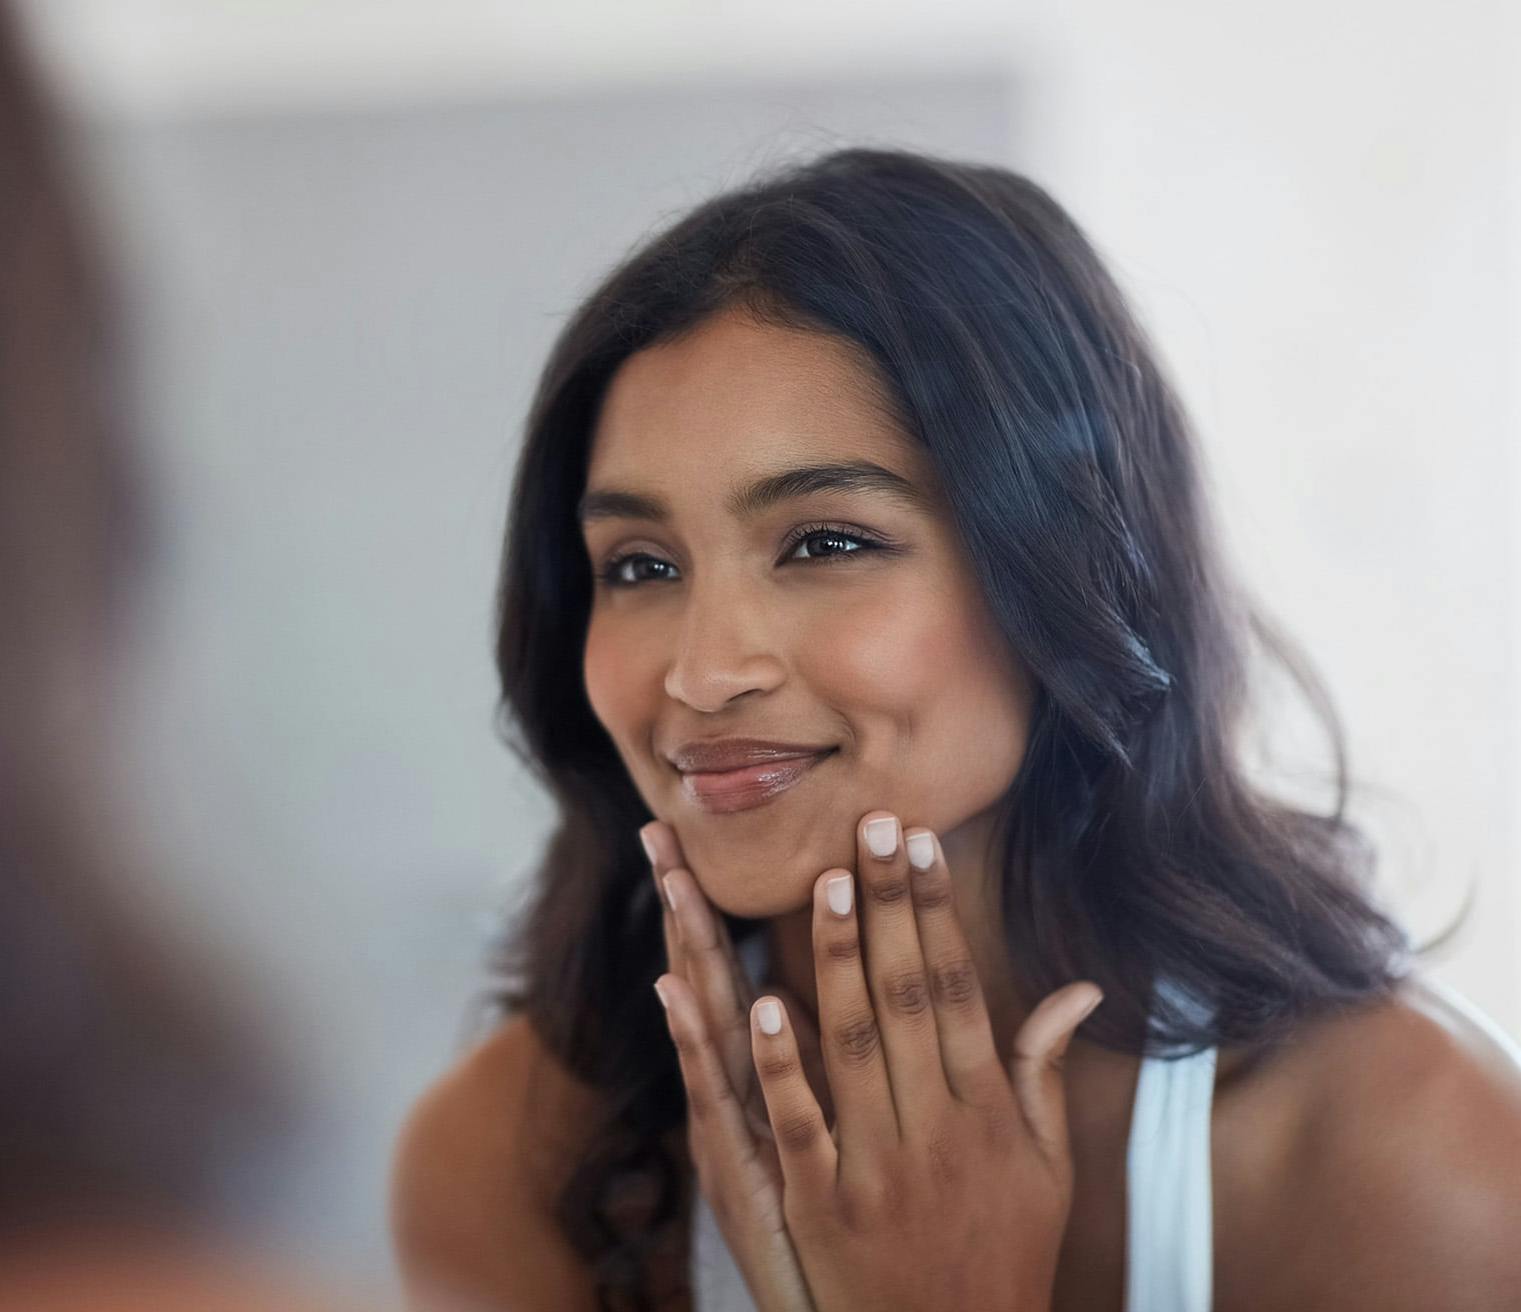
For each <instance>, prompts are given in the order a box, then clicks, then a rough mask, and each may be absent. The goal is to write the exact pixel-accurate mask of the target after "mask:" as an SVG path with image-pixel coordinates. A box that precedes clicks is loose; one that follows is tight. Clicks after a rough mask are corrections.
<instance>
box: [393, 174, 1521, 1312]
mask: <svg viewBox="0 0 1521 1312" xmlns="http://www.w3.org/2000/svg"><path fill="white" fill-rule="evenodd" d="M499 620H500V625H499V634H498V645H497V660H498V668H499V672H500V677H501V683H502V693H503V709H504V711H505V712H506V713H507V717H508V720H509V723H510V724H511V725H512V726H513V727H514V729H515V731H516V734H515V738H514V741H513V746H514V748H515V750H516V751H518V752H519V754H520V755H521V756H522V758H523V759H524V761H525V763H526V764H527V765H528V766H529V767H530V768H531V769H533V770H534V771H535V772H536V773H537V774H538V776H539V777H540V778H541V779H542V780H543V781H544V783H545V784H546V786H547V787H548V788H549V790H550V791H551V793H552V795H553V797H554V799H555V802H556V804H557V806H558V808H559V811H560V817H561V823H560V826H559V828H558V830H557V831H556V833H555V835H554V838H553V840H552V842H551V843H550V845H549V848H548V851H547V852H546V853H545V855H544V858H543V860H542V863H541V864H540V867H539V880H538V884H537V887H536V896H535V900H534V902H533V905H532V907H531V912H530V914H529V915H528V916H527V917H526V918H525V919H524V920H523V922H522V924H521V926H520V927H519V931H518V933H517V936H516V939H515V941H514V942H513V943H512V944H511V945H510V946H511V948H512V951H510V952H509V953H508V954H507V955H506V956H505V958H504V964H505V965H506V966H507V967H508V968H509V969H510V970H512V971H514V972H515V973H516V978H515V979H514V980H513V981H512V983H511V984H510V985H509V986H508V987H507V988H506V989H505V991H504V997H503V1001H504V1003H505V1004H506V1009H507V1011H508V1013H509V1019H507V1020H506V1022H505V1023H504V1024H501V1025H499V1026H498V1027H497V1028H496V1029H495V1030H494V1031H493V1032H491V1033H490V1034H488V1035H487V1036H486V1037H485V1038H484V1039H483V1040H482V1041H481V1042H480V1043H479V1044H478V1045H477V1046H476V1047H475V1048H474V1049H473V1050H472V1051H470V1052H469V1053H468V1054H466V1055H465V1056H464V1057H463V1058H462V1059H461V1061H460V1062H459V1064H458V1065H457V1066H456V1067H455V1069H454V1070H452V1071H451V1072H449V1073H448V1074H447V1075H446V1076H445V1077H444V1078H443V1079H442V1080H441V1081H440V1082H439V1083H438V1084H437V1085H436V1086H435V1087H434V1088H433V1089H432V1090H430V1091H429V1092H428V1094H427V1095H426V1096H425V1097H424V1098H423V1099H422V1100H421V1102H420V1103H419V1105H418V1107H417V1108H416V1109H415V1110H414V1112H413V1115H412V1117H411V1119H410V1121H409V1123H408V1126H407V1128H406V1131H405V1133H404V1135H403V1138H402V1142H401V1145H400V1149H399V1154H398V1161H397V1168H396V1180H395V1197H394V1224H395V1229H396V1235H397V1240H398V1244H399V1247H400V1251H401V1255H402V1260H403V1263H404V1266H405V1268H406V1270H407V1271H408V1273H409V1275H410V1276H411V1277H412V1279H413V1281H414V1283H415V1286H416V1288H418V1289H419V1290H424V1289H438V1288H448V1289H450V1290H453V1291H456V1292H458V1293H462V1294H466V1295H469V1296H472V1297H474V1298H476V1299H478V1300H480V1302H481V1305H482V1306H485V1307H498V1306H500V1307H511V1306H521V1307H532V1308H540V1307H542V1308H551V1307H552V1308H567V1309H569V1308H594V1307H657V1306H660V1307H685V1306H691V1305H695V1306H697V1307H699V1308H701V1309H703V1312H708V1310H709V1309H713V1308H744V1307H748V1306H751V1305H754V1306H757V1307H760V1308H762V1309H764V1310H765V1312H780V1310H781V1309H793V1308H809V1307H812V1308H816V1309H818V1310H819V1312H836V1310H837V1309H848V1308H865V1307H871V1308H916V1309H917V1308H978V1309H982V1308H1011V1309H1020V1310H1021V1312H1025V1310H1027V1309H1037V1308H1038V1309H1043V1310H1044V1309H1048V1308H1049V1309H1059V1310H1061V1312H1067V1310H1070V1309H1084V1310H1085V1312H1104V1310H1106V1309H1116V1310H1117V1309H1122V1308H1123V1309H1126V1310H1127V1312H1203V1309H1205V1308H1206V1307H1210V1306H1213V1307H1214V1308H1216V1309H1220V1310H1223V1312H1229V1310H1231V1309H1244V1308H1251V1309H1253V1310H1254V1312H1264V1310H1271V1309H1279V1308H1281V1309H1285V1310H1287V1309H1293V1310H1294V1312H1304V1310H1305V1309H1313V1308H1333V1307H1334V1308H1337V1309H1341V1310H1343V1312H1345V1310H1346V1309H1355V1308H1370V1309H1371V1308H1378V1309H1382V1310H1387V1309H1391V1308H1412V1309H1413V1308H1434V1307H1453V1308H1455V1307H1465V1308H1475V1309H1478V1308H1496V1309H1498V1308H1500V1307H1502V1306H1505V1307H1509V1306H1514V1299H1515V1291H1516V1290H1517V1289H1521V1259H1518V1257H1517V1246H1516V1245H1515V1244H1514V1242H1513V1239H1514V1229H1515V1224H1516V1218H1517V1217H1518V1216H1521V1170H1518V1169H1517V1168H1518V1166H1521V1053H1518V1052H1517V1050H1516V1049H1515V1047H1514V1046H1513V1045H1511V1044H1510V1043H1509V1042H1508V1041H1507V1040H1506V1039H1505V1038H1504V1036H1503V1035H1501V1034H1500V1033H1499V1031H1498V1030H1497V1029H1496V1028H1495V1027H1494V1026H1493V1025H1492V1023H1490V1022H1488V1021H1487V1018H1485V1017H1484V1016H1483V1015H1482V1014H1481V1013H1478V1012H1476V1011H1475V1010H1474V1009H1473V1008H1472V1007H1471V1006H1469V1005H1467V1004H1464V1003H1463V1002H1462V1000H1461V999H1459V998H1456V997H1454V996H1452V995H1450V994H1448V993H1445V992H1443V991H1439V990H1434V989H1433V988H1432V987H1431V986H1429V985H1427V984H1425V983H1424V982H1422V981H1421V979H1420V978H1419V977H1418V976H1417V975H1416V974H1415V973H1414V972H1413V970H1412V953H1411V950H1410V944H1409V943H1408V941H1407V939H1406V937H1405V935H1404V933H1403V932H1402V930H1401V929H1400V928H1399V926H1398V925H1397V924H1396V923H1394V922H1393V921H1392V920H1391V919H1390V918H1389V917H1388V916H1387V915H1386V914H1385V913H1384V912H1382V911H1381V910H1380V909H1379V908H1378V907H1377V906H1376V905H1375V904H1374V901H1373V899H1372V893H1371V889H1370V877H1371V874H1372V867H1373V858H1372V855H1371V848H1370V845H1369V844H1368V843H1367V841H1366V840H1365V839H1364V837H1363V836H1362V834H1361V833H1360V832H1359V831H1358V830H1357V828H1356V827H1355V826H1354V825H1353V824H1351V823H1350V822H1349V821H1348V820H1347V819H1346V818H1345V815H1344V805H1345V800H1346V773H1345V765H1344V761H1343V758H1342V751H1341V743H1340V736H1339V729H1338V726H1337V724H1336V721H1335V717H1334V714H1333V712H1332V710H1331V708H1330V706H1329V705H1328V703H1327V701H1326V699H1325V696H1324V694H1323V692H1322V691H1321V690H1320V688H1319V686H1318V685H1317V684H1316V682H1315V681H1314V679H1313V676H1312V675H1311V674H1310V673H1309V672H1308V671H1307V670H1306V669H1304V668H1303V667H1302V665H1301V664H1300V663H1296V662H1294V660H1293V658H1292V656H1291V655H1290V651H1289V648H1288V646H1287V644H1286V643H1285V642H1284V641H1283V640H1282V639H1281V638H1279V637H1276V636H1275V635H1274V634H1273V632H1272V631H1271V630H1270V628H1269V627H1268V626H1267V625H1266V624H1265V623H1264V622H1263V621H1262V619H1261V618H1260V617H1259V616H1258V615H1257V614H1256V613H1255V612H1254V611H1253V610H1252V609H1250V608H1249V606H1248V604H1247V602H1246V599H1245V598H1244V596H1243V593H1242V590H1241V588H1240V587H1239V586H1238V585H1237V584H1236V583H1235V582H1234V581H1233V579H1232V578H1231V576H1230V574H1229V572H1228V571H1227V569H1226V567H1225V565H1224V563H1223V559H1222V553H1221V551H1220V549H1219V547H1218V545H1217V541H1216V537H1215V533H1214V529H1213V526H1212V523H1211V512H1210V508H1209V504H1208V501H1207V499H1206V495H1205V488H1204V483H1203V479H1202V477H1201V473H1200V469H1199V461H1198V455H1197V452H1196V450H1195V447H1194V444H1193V439H1192V437H1191V436H1190V433H1189V429H1188V426H1187V423H1186V421H1185V418H1184V416H1183V414H1182V412H1181V411H1180V408H1179V405H1178V402H1177V400H1176V398H1175V397H1174V395H1173V392H1172V390H1171V389H1170V387H1169V386H1168V384H1167V382H1166V381H1165V379H1164V378H1163V376H1162V374H1161V371H1160V369H1159V367H1158V364H1157V362H1156V360H1155V359H1154V358H1153V356H1152V353H1151V351H1150V350H1149V348H1148V346H1147V344H1146V341H1145V339H1144V337H1143V335H1142V333H1141V332H1140V330H1139V329H1138V327H1137V326H1136V324H1135V322H1134V320H1133V319H1132V317H1131V315H1130V313H1129V312H1128V310H1127V308H1126V306H1125V304H1124V302H1123V300H1122V298H1121V296H1120V294H1119V292H1118V291H1117V289H1116V287H1115V285H1114V283H1113V282H1112V280H1111V279H1110V277H1109V276H1108V274H1107V273H1106V272H1105V270H1104V269H1103V267H1102V265H1101V264H1100V262H1099V260H1098V258H1097V257H1096V255H1095V253H1094V251H1093V249H1092V247H1091V246H1090V245H1089V243H1088V241H1087V240H1086V239H1085V237H1084V235H1083V234H1082V233H1081V232H1080V231H1079V230H1078V228H1077V227H1076V226H1075V225H1074V224H1073V222H1072V220H1071V219H1070V218H1069V217H1068V216H1067V215H1066V214H1065V213H1064V212H1063V211H1062V210H1061V209H1060V207H1059V206H1057V205H1056V204H1055V203H1054V202H1053V201H1052V199H1051V198H1050V197H1049V196H1047V195H1046V194H1045V193H1044V192H1043V191H1042V190H1041V189H1040V188H1038V187H1037V186H1035V185H1033V184H1032V183H1031V182H1029V181H1028V180H1026V179H1024V178H1021V177H1019V176H1017V175H1015V174H1013V173H1010V172H1008V171H1005V170H1002V169H998V168H993V167H983V166H975V165H969V164H965V163H959V162H953V161H948V160H941V159H933V158H926V157H924V156H920V155H916V154H912V153H909V152H903V151H892V150H873V149H849V150H842V151H839V152H836V153H834V154H830V155H828V156H825V157H823V158H820V159H818V160H815V161H812V162H809V163H805V164H802V165H798V166H793V167H789V168H786V169H782V170H780V171H778V172H777V173H776V174H774V175H773V176H770V177H767V178H762V179H760V180H758V181H757V182H755V183H754V184H753V185H750V186H747V187H745V188H742V189H740V190H736V191H733V192H730V193H727V194H724V195H720V196H718V197H716V198H714V199H712V200H710V201H708V202H707V203H705V204H703V205H701V206H700V207H698V208H697V209H696V210H694V211H693V212H692V213H690V214H688V215H687V216H685V217H684V218H682V219H681V220H680V221H679V222H677V223H675V224H673V225H672V226H671V227H670V228H668V229H667V230H666V231H664V232H662V233H659V234H658V235H656V236H655V237H654V238H653V239H652V240H650V241H649V242H647V243H646V244H645V245H644V246H643V247H642V248H640V249H638V250H637V251H635V252H634V253H633V254H632V255H631V256H630V257H629V258H628V259H627V260H626V261H625V262H624V263H623V264H622V265H621V267H619V268H618V269H616V270H615V271H614V272H613V273H612V274H611V275H610V276H609V277H607V278H606V279H605V280H604V282H603V283H602V284H601V285H600V286H599V287H598V288H597V289H596V290H595V291H594V292H593V293H592V294H591V295H590V296H589V297H588V299H587V300H586V302H585V304H584V305H583V306H582V307H581V308H580V309H579V310H578V311H577V313H576V314H575V315H574V316H573V317H572V319H571V321H570V322H569V324H568V325H567V326H566V327H565V329H564V331H563V332H562V334H561V335H560V338H559V340H558V341H557V342H556V344H555V346H554V349H553V352H552V354H551V357H550V359H549V361H548V363H547V365H546V367H545V370H544V373H543V376H542V379H541V382H540V385H539V389H538V393H537V396H536V398H535V401H534V405H533V409H532V413H531V415H530V418H529V422H528V431H527V437H526V442H525V445H524V449H523V452H522V456H521V460H520V464H519V467H518V471H517V477H516V482H515V485H514V488H513V493H512V504H511V509H510V521H509V527H508V533H507V539H506V544H505V550H504V557H503V563H502V578H501V594H500V615H499ZM1251 637H1255V638H1257V639H1259V640H1261V641H1262V642H1263V643H1264V644H1265V645H1266V646H1267V647H1268V649H1269V650H1270V651H1272V652H1273V653H1274V654H1276V655H1277V656H1278V657H1279V658H1280V659H1283V660H1285V661H1287V662H1289V664H1290V667H1291V668H1292V669H1293V670H1294V672H1295V673H1296V676H1297V677H1298V678H1299V680H1300V682H1301V685H1302V686H1304V687H1305V688H1306V689H1307V690H1309V691H1310V693H1311V694H1312V697H1313V699H1314V700H1315V702H1316V705H1317V707H1318V709H1319V710H1320V711H1321V713H1322V714H1323V715H1324V716H1325V717H1326V719H1327V721H1328V724H1329V727H1330V729H1331V732H1332V738H1333V742H1334V743H1335V744H1336V747H1337V784H1338V796H1337V806H1336V809H1335V811H1334V812H1333V813H1332V814H1330V815H1319V814H1314V813H1311V812H1307V811H1304V810H1301V809H1299V808H1296V807H1294V806H1291V805H1289V804H1287V803H1285V802H1282V801H1280V800H1278V799H1276V798H1273V797H1271V796H1269V795H1267V794H1266V793H1264V792H1262V791H1261V790H1259V789H1258V788H1257V787H1256V786H1254V785H1253V784H1252V783H1251V782H1249V780H1248V779H1247V777H1246V774H1245V772H1244V770H1243V767H1242V765H1241V762H1240V761H1239V759H1238V749H1239V744H1240V738H1241V734H1242V732H1243V727H1244V724H1245V717H1246V715H1247V712H1248V711H1249V709H1250V705H1249V703H1248V700H1247V695H1246V694H1247V691H1248V680H1247V671H1248V656H1249V649H1248V639H1249V638H1251ZM756 740H760V741H756ZM636 837H637V838H639V839H641V840H643V843H644V845H643V847H642V848H641V847H640V846H639V845H636V843H635V839H636ZM920 867H923V868H922V869H921V868H920ZM652 874H653V876H654V878H652V877H651V876H652ZM657 882H658V883H659V884H660V886H661V887H663V888H664V889H665V890H666V892H667V894H668V895H669V896H668V898H667V899H663V898H662V897H660V896H659V894H658V893H657V888H656V884H657ZM657 977H658V983H659V985H660V991H661V994H662V1001H664V1002H665V1003H666V1004H667V1006H668V1008H669V1009H668V1010H666V1011H662V1010H661V1008H660V1007H659V1006H658V1005H657V1004H656V999H655V998H653V997H651V996H650V984H651V982H652V981H656V979H657ZM1099 994H1101V999H1102V1000H1101V1005H1099V1006H1098V1007H1097V1010H1094V1011H1091V1015H1089V1010H1090V1008H1091V1004H1092V1002H1093V1000H1094V997H1095V996H1096V995H1099ZM1079 1027H1080V1028H1079ZM689 1272H690V1274H691V1276H692V1278H693V1279H692V1282H691V1283H692V1284H693V1285H695V1288H688V1281H687V1279H686V1277H687V1275H688V1273H689Z"/></svg>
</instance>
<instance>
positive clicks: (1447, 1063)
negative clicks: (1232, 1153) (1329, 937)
mask: <svg viewBox="0 0 1521 1312" xmlns="http://www.w3.org/2000/svg"><path fill="white" fill-rule="evenodd" d="M1252 1082H1254V1083H1255V1084H1256V1086H1257V1088H1256V1089H1255V1091H1254V1092H1253V1093H1250V1094H1248V1095H1246V1096H1247V1100H1248V1101H1249V1102H1250V1101H1251V1100H1252V1099H1255V1100H1256V1105H1257V1107H1258V1108H1259V1110H1260V1112H1261V1116H1260V1118H1259V1119H1260V1120H1261V1122H1262V1123H1265V1124H1269V1125H1271V1126H1272V1127H1273V1128H1272V1131H1271V1133H1270V1134H1268V1135H1267V1136H1265V1139H1266V1144H1267V1147H1266V1148H1264V1150H1263V1151H1264V1153H1266V1152H1267V1151H1269V1150H1270V1151H1271V1153H1272V1155H1273V1160H1272V1161H1271V1162H1268V1161H1267V1160H1266V1159H1265V1158H1264V1160H1263V1161H1261V1162H1260V1163H1259V1165H1260V1167H1261V1173H1260V1177H1259V1181H1258V1182H1257V1183H1256V1184H1251V1183H1247V1182H1246V1181H1245V1179H1244V1177H1240V1176H1238V1178H1237V1180H1236V1183H1235V1185H1234V1186H1233V1191H1232V1192H1231V1194H1230V1201H1231V1202H1232V1203H1233V1204H1235V1205H1236V1206H1235V1207H1234V1208H1233V1210H1234V1215H1233V1216H1229V1217H1222V1218H1221V1219H1222V1222H1223V1225H1222V1234H1221V1236H1220V1238H1221V1239H1222V1240H1223V1241H1224V1247H1225V1248H1226V1250H1227V1251H1226V1252H1225V1253H1222V1254H1221V1256H1220V1258H1219V1263H1218V1265H1219V1269H1218V1271H1217V1277H1218V1278H1219V1279H1220V1280H1221V1282H1222V1283H1223V1288H1224V1290H1225V1291H1226V1292H1227V1294H1228V1297H1226V1298H1223V1299H1221V1300H1220V1302H1219V1303H1218V1306H1219V1307H1220V1308H1222V1309H1226V1308H1231V1307H1237V1306H1241V1307H1248V1306H1249V1307H1253V1308H1268V1307H1280V1306H1281V1307H1293V1308H1299V1309H1316V1308H1333V1307H1334V1308H1339V1309H1354V1310H1355V1309H1359V1308H1374V1307H1377V1308H1380V1309H1384V1310H1386V1312H1399V1309H1405V1308H1409V1309H1412V1310H1413V1309H1417V1308H1432V1307H1442V1308H1447V1309H1469V1308H1471V1309H1475V1310H1476V1312H1477V1310H1478V1309H1498V1308H1502V1307H1511V1306H1514V1300H1515V1298H1516V1290H1517V1289H1521V1245H1518V1244H1517V1243H1516V1236H1517V1235H1518V1234H1521V1046H1518V1045H1517V1044H1516V1043H1515V1041H1514V1040H1513V1039H1510V1038H1509V1037H1508V1036H1507V1035H1505V1034H1503V1033H1502V1032H1500V1031H1499V1030H1498V1027H1495V1026H1494V1025H1493V1022H1491V1021H1489V1020H1488V1018H1487V1017H1484V1016H1483V1015H1482V1013H1476V1012H1475V1011H1474V1010H1473V1009H1471V1007H1469V1006H1466V1005H1465V1004H1464V1003H1463V1002H1462V1000H1461V999H1458V1000H1454V999H1453V998H1452V996H1451V995H1450V994H1449V993H1448V992H1447V991H1445V990H1444V989H1442V988H1441V986H1437V985H1432V984H1431V983H1429V982H1427V981H1426V980H1425V979H1423V978H1422V977H1421V976H1420V975H1419V974H1412V975H1411V976H1410V977H1408V978H1407V979H1406V980H1404V981H1403V982H1402V983H1401V984H1400V985H1399V986H1398V988H1397V990H1396V991H1395V992H1394V993H1393V994H1392V995H1391V996H1389V997H1387V998H1383V999H1379V1000H1377V1001H1376V1002H1370V1003H1368V1004H1366V1005H1364V1006H1361V1007H1357V1008H1353V1009H1350V1010H1347V1011H1343V1012H1340V1013H1337V1014H1335V1015H1331V1016H1327V1017H1324V1018H1321V1019H1319V1020H1316V1021H1314V1022H1312V1023H1310V1024H1307V1025H1306V1026H1304V1027H1303V1030H1302V1033H1301V1034H1300V1036H1299V1037H1297V1038H1296V1040H1295V1041H1294V1042H1292V1043H1291V1044H1288V1045H1285V1047H1284V1048H1283V1049H1281V1050H1280V1051H1279V1052H1277V1053H1276V1054H1275V1055H1274V1056H1273V1057H1272V1058H1271V1059H1270V1060H1269V1061H1268V1062H1267V1063H1265V1065H1264V1067H1263V1069H1262V1071H1261V1073H1260V1074H1259V1075H1257V1076H1256V1077H1255V1078H1254V1080H1253V1081H1252ZM1252 1132H1253V1127H1252V1123H1251V1121H1250V1120H1249V1119H1248V1118H1245V1117H1242V1118H1238V1119H1237V1120H1236V1121H1235V1122H1234V1123H1233V1128H1232V1130H1231V1133H1232V1136H1233V1137H1241V1136H1250V1135H1251V1134H1252ZM1227 1152H1229V1150H1227ZM1221 1210H1222V1209H1221V1207H1220V1202H1219V1201H1217V1213H1219V1212H1221ZM1248 1229H1250V1230H1253V1231H1255V1235H1254V1236H1253V1237H1252V1238H1251V1239H1249V1238H1248V1233H1247V1231H1248ZM1264 1235H1269V1236H1271V1238H1272V1242H1271V1243H1268V1244H1263V1242H1262V1240H1263V1237H1264ZM1248 1243H1250V1244H1251V1246H1252V1247H1253V1248H1254V1249H1255V1250H1256V1252H1258V1253H1260V1254H1264V1256H1262V1257H1257V1258H1254V1257H1252V1256H1251V1255H1249V1253H1248V1251H1247V1245H1248ZM1266 1254H1271V1261H1270V1262H1269V1261H1268V1259H1267V1257H1266ZM1286 1258H1287V1259H1288V1260H1285V1259H1286Z"/></svg>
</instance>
